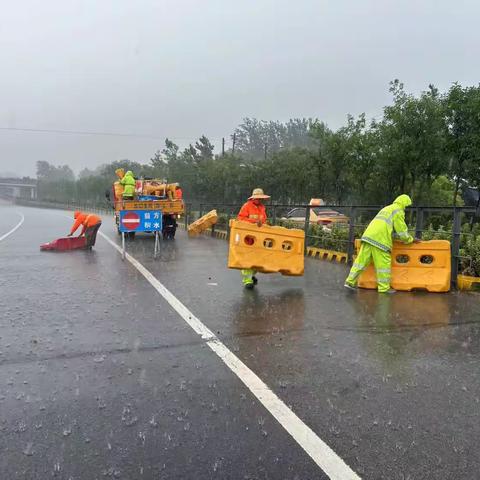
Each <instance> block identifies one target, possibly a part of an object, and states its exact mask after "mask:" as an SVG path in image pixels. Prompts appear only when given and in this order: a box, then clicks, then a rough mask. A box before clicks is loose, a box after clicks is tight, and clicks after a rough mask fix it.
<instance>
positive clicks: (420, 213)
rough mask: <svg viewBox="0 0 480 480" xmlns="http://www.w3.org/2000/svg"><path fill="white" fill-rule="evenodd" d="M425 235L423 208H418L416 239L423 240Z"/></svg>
mask: <svg viewBox="0 0 480 480" xmlns="http://www.w3.org/2000/svg"><path fill="white" fill-rule="evenodd" d="M422 234H423V208H417V225H416V226H415V238H422Z"/></svg>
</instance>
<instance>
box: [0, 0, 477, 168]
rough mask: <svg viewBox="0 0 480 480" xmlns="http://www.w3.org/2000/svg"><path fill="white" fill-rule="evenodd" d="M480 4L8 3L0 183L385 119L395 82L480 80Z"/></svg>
mask: <svg viewBox="0 0 480 480" xmlns="http://www.w3.org/2000/svg"><path fill="white" fill-rule="evenodd" d="M479 18H480V3H479V2H478V1H474V0H471V1H469V0H463V1H462V0H457V1H452V0H449V1H444V0H428V1H422V0H415V1H414V0H401V1H398V0H397V1H390V0H378V1H376V0H362V1H359V0H297V1H295V2H293V1H291V0H288V1H286V0H275V1H274V0H235V1H231V0H202V1H200V0H155V1H153V0H101V1H98V0H78V1H77V0H47V1H45V0H35V1H34V0H25V1H22V0H19V1H16V2H13V1H8V0H4V1H2V2H1V14H0V45H1V48H0V128H5V127H14V128H32V129H59V130H76V131H93V132H95V131H96V132H118V133H132V134H141V135H153V136H155V137H156V136H158V137H159V139H158V140H155V139H147V138H128V137H108V136H106V137H102V136H88V135H68V134H52V133H33V132H31V133H25V132H17V131H5V130H0V172H6V171H13V172H17V173H19V174H22V175H28V174H30V175H32V174H35V162H36V161H37V160H47V161H49V162H51V163H54V164H64V163H67V164H69V165H70V166H71V167H72V168H74V170H75V171H76V172H78V171H79V170H80V169H81V168H83V167H90V168H92V167H95V166H97V165H98V164H100V163H105V162H110V161H113V160H118V159H122V158H129V159H131V160H136V161H147V160H148V159H149V158H150V156H151V155H152V154H153V152H154V151H155V150H156V149H158V148H161V147H162V144H163V139H164V137H169V138H172V139H174V140H175V141H176V142H177V143H179V144H180V145H182V146H183V145H185V144H187V143H188V142H190V141H191V142H193V141H194V140H195V139H196V138H198V137H199V136H200V135H202V134H205V135H207V136H208V137H210V138H211V139H212V140H214V141H216V142H217V144H218V141H219V139H221V137H222V136H225V137H229V135H230V134H231V133H232V131H233V129H234V128H235V126H236V125H238V123H240V122H241V120H242V118H243V117H246V116H251V117H257V118H259V119H265V120H282V121H284V120H288V119H289V118H292V117H318V118H320V119H322V120H324V121H326V122H327V123H328V124H329V125H330V126H331V127H338V126H340V125H341V124H342V123H343V122H344V120H345V117H346V115H347V114H348V113H351V114H354V115H357V114H359V113H361V112H366V113H367V115H369V116H375V115H379V114H380V113H381V109H382V107H383V106H384V105H385V104H386V103H388V102H389V100H390V96H389V93H388V82H389V81H390V80H392V79H394V78H399V79H401V80H402V81H403V82H404V83H405V85H406V88H407V90H409V91H412V92H419V91H420V90H423V89H425V88H426V87H427V86H428V84H429V83H434V84H435V85H436V86H438V87H439V88H440V89H447V88H448V86H449V85H450V84H451V83H452V82H454V81H458V82H460V83H462V84H464V85H467V84H469V85H473V84H478V82H479V79H480V62H479V51H480V49H479V47H480V42H479V40H480V33H479V28H478V19H479Z"/></svg>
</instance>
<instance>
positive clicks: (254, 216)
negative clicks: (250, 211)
mask: <svg viewBox="0 0 480 480" xmlns="http://www.w3.org/2000/svg"><path fill="white" fill-rule="evenodd" d="M258 217H259V215H249V216H248V218H258Z"/></svg>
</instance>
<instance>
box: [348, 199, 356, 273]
mask: <svg viewBox="0 0 480 480" xmlns="http://www.w3.org/2000/svg"><path fill="white" fill-rule="evenodd" d="M356 214H357V209H356V208H355V207H352V208H351V209H350V219H349V221H348V245H347V263H348V264H349V265H351V264H352V263H353V253H354V251H355V215H356Z"/></svg>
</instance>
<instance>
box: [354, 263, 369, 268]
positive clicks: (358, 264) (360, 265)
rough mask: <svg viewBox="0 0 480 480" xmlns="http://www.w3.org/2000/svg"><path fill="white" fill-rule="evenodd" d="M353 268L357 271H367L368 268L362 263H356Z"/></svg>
mask: <svg viewBox="0 0 480 480" xmlns="http://www.w3.org/2000/svg"><path fill="white" fill-rule="evenodd" d="M352 268H356V269H357V270H365V268H367V267H365V265H364V264H362V263H354V264H353V265H352Z"/></svg>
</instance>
